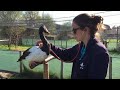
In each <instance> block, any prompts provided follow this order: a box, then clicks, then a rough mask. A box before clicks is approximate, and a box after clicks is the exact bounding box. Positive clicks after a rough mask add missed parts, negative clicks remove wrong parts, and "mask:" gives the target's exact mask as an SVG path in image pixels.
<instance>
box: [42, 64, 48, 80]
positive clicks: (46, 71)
mask: <svg viewBox="0 0 120 90" xmlns="http://www.w3.org/2000/svg"><path fill="white" fill-rule="evenodd" d="M43 68H44V73H43V79H49V63H45V62H44V63H43Z"/></svg>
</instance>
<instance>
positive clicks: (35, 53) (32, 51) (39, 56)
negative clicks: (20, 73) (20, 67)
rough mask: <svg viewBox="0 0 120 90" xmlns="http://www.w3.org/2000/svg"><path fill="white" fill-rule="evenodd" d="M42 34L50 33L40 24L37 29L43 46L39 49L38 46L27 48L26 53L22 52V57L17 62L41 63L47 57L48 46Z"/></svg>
mask: <svg viewBox="0 0 120 90" xmlns="http://www.w3.org/2000/svg"><path fill="white" fill-rule="evenodd" d="M44 32H45V33H48V34H49V33H50V32H49V31H48V29H47V28H46V26H45V25H43V24H42V25H41V26H40V28H39V36H40V39H41V41H42V43H43V46H42V47H41V48H40V47H39V46H33V47H31V48H28V49H27V50H26V51H24V52H23V55H22V56H21V57H20V58H19V59H18V61H17V62H19V61H22V60H24V59H25V60H30V61H31V60H34V61H38V62H42V61H44V60H45V59H46V58H47V57H48V55H49V53H50V44H49V42H48V41H47V39H46V37H45V35H44Z"/></svg>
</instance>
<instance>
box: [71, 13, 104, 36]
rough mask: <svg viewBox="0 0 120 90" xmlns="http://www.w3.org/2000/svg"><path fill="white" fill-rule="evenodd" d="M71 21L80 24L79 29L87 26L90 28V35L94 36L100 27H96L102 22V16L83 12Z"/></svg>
mask: <svg viewBox="0 0 120 90" xmlns="http://www.w3.org/2000/svg"><path fill="white" fill-rule="evenodd" d="M73 22H75V23H76V24H77V25H78V26H80V28H81V29H84V28H85V27H88V28H89V29H90V35H91V36H94V35H95V33H96V32H97V31H98V30H99V29H100V27H99V28H98V24H99V25H100V24H102V23H103V18H102V17H101V16H94V15H92V16H90V15H88V14H86V13H84V14H79V15H78V16H76V17H75V18H74V19H73Z"/></svg>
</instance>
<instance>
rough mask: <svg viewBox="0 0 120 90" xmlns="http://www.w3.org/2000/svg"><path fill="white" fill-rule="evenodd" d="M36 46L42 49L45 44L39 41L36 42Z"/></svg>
mask: <svg viewBox="0 0 120 90" xmlns="http://www.w3.org/2000/svg"><path fill="white" fill-rule="evenodd" d="M36 46H39V47H40V48H41V47H42V46H43V43H42V41H41V40H39V41H37V42H36Z"/></svg>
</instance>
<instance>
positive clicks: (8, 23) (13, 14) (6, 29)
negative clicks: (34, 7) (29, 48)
mask: <svg viewBox="0 0 120 90" xmlns="http://www.w3.org/2000/svg"><path fill="white" fill-rule="evenodd" d="M21 19H22V11H0V23H1V29H2V31H1V34H2V35H3V36H4V37H7V38H9V44H8V46H9V49H10V46H11V44H15V45H16V44H17V42H18V41H19V37H18V36H20V34H21V33H22V31H23V29H22V30H21V29H20V28H19V24H18V25H17V23H19V20H21ZM23 28H24V26H23ZM14 38H15V39H14ZM13 42H15V43H13Z"/></svg>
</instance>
